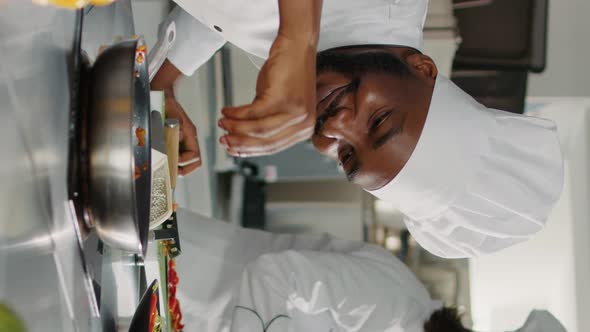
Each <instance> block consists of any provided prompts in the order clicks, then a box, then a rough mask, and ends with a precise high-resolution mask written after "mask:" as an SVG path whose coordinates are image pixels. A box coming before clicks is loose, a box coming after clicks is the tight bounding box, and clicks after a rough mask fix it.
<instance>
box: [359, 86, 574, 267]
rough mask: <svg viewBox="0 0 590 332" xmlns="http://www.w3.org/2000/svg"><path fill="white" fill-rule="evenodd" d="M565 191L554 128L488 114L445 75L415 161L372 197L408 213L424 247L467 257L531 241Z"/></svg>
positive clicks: (490, 111) (535, 120)
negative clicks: (563, 190)
mask: <svg viewBox="0 0 590 332" xmlns="http://www.w3.org/2000/svg"><path fill="white" fill-rule="evenodd" d="M562 185H563V161H562V156H561V152H560V148H559V141H558V137H557V133H556V127H555V124H554V123H553V122H551V121H549V120H545V119H540V118H534V117H529V116H523V115H518V114H513V113H508V112H503V111H498V110H494V109H489V108H486V107H485V106H483V105H481V104H479V103H478V102H477V101H475V100H474V99H473V98H471V97H470V96H469V95H467V94H466V93H465V92H463V91H462V90H461V89H459V88H458V87H457V86H456V85H455V84H453V83H452V82H451V81H450V80H449V79H447V78H445V77H442V76H441V75H438V78H437V79H436V84H435V87H434V92H433V95H432V101H431V104H430V109H429V112H428V116H427V119H426V122H425V124H424V128H423V130H422V134H421V135H420V139H419V140H418V143H417V145H416V148H415V149H414V152H413V153H412V155H411V157H410V159H409V160H408V161H407V163H406V165H405V166H404V167H403V168H402V170H401V171H400V172H399V174H398V175H397V176H395V178H394V179H393V180H391V181H390V182H389V183H388V184H387V185H385V186H384V187H383V188H381V189H378V190H375V191H371V192H370V193H371V194H373V195H374V196H376V197H377V198H380V199H382V200H385V201H388V202H390V203H392V204H393V205H394V206H395V207H396V208H398V209H399V210H400V211H401V212H402V213H403V214H404V217H405V218H404V219H405V223H406V225H407V227H408V230H409V231H410V233H411V234H412V236H413V237H414V238H415V239H416V240H417V241H418V243H420V245H421V246H422V247H423V248H425V249H426V250H428V251H430V252H431V253H433V254H435V255H438V256H441V257H447V258H459V257H472V256H478V255H481V254H486V253H491V252H494V251H497V250H500V249H503V248H506V247H508V246H511V245H513V244H516V243H519V242H523V241H525V240H527V239H528V238H529V237H531V236H532V235H533V234H534V233H536V232H538V231H539V230H541V229H542V228H543V226H544V224H545V221H546V219H547V216H548V214H549V212H550V211H551V208H552V207H553V205H554V203H555V202H556V201H557V199H558V198H559V196H560V194H561V189H562Z"/></svg>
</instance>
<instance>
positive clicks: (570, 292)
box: [470, 98, 590, 332]
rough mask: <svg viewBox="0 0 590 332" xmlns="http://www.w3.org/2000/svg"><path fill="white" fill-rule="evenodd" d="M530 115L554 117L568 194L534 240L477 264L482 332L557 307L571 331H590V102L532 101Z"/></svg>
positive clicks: (476, 306) (474, 286) (475, 304)
mask: <svg viewBox="0 0 590 332" xmlns="http://www.w3.org/2000/svg"><path fill="white" fill-rule="evenodd" d="M529 109H532V110H531V115H538V116H542V117H546V118H549V119H552V120H554V121H555V122H556V123H557V126H558V132H559V136H560V141H561V143H562V144H561V145H562V152H563V154H564V158H565V164H564V166H565V182H564V187H563V193H562V196H561V198H560V200H559V202H558V203H557V205H556V206H555V208H554V210H553V212H552V214H551V215H550V217H549V220H548V222H547V227H546V228H545V229H544V230H543V231H542V232H541V233H540V234H538V235H536V236H535V237H534V238H533V239H532V240H530V241H528V242H526V243H523V244H521V245H517V246H515V247H513V248H509V249H507V250H504V251H501V252H499V253H497V254H494V255H489V256H484V257H480V258H477V259H473V260H471V265H470V269H471V291H472V313H473V320H474V321H475V326H474V329H475V330H476V331H508V330H514V329H515V328H517V327H519V326H520V325H521V324H522V323H523V322H524V319H525V318H526V316H527V314H528V312H529V311H530V310H531V309H534V308H538V309H548V310H550V311H551V312H552V313H553V314H554V315H555V316H556V317H557V318H558V319H559V320H560V321H561V322H562V323H563V324H564V325H565V327H566V328H567V330H568V331H570V332H576V331H588V330H589V329H590V317H588V314H587V313H588V310H590V302H589V301H590V286H589V285H588V280H590V259H589V254H588V253H589V252H590V243H589V241H588V236H589V235H590V223H589V221H590V220H589V219H590V208H589V206H588V202H589V201H590V178H589V175H588V169H590V134H589V133H590V99H547V98H541V99H531V100H529Z"/></svg>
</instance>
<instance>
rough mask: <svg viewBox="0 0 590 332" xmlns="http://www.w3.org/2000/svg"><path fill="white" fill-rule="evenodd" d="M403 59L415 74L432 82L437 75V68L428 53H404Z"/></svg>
mask: <svg viewBox="0 0 590 332" xmlns="http://www.w3.org/2000/svg"><path fill="white" fill-rule="evenodd" d="M404 60H405V61H406V63H407V64H408V65H409V66H410V67H411V68H412V70H413V71H414V72H415V73H416V74H418V75H419V76H421V77H422V78H425V79H426V80H428V81H432V83H434V81H435V79H436V76H437V75H438V68H437V67H436V64H435V63H434V61H432V59H431V58H430V57H429V56H428V55H424V54H421V53H418V52H411V53H408V54H405V56H404Z"/></svg>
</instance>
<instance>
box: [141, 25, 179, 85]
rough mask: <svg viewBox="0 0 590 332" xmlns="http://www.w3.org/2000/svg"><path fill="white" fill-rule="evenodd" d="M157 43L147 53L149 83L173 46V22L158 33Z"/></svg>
mask: <svg viewBox="0 0 590 332" xmlns="http://www.w3.org/2000/svg"><path fill="white" fill-rule="evenodd" d="M158 36H159V38H158V42H157V43H156V45H154V47H153V48H152V51H151V52H150V53H149V56H148V58H149V64H150V65H149V73H150V82H151V81H152V80H153V79H154V76H156V73H157V72H158V70H159V69H160V67H162V64H163V63H164V61H165V60H166V56H167V55H168V51H169V50H170V48H171V47H172V44H174V41H175V40H176V24H175V23H174V22H170V24H168V26H167V27H166V31H165V32H164V33H162V31H160V33H158Z"/></svg>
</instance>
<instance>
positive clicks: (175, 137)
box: [164, 119, 180, 196]
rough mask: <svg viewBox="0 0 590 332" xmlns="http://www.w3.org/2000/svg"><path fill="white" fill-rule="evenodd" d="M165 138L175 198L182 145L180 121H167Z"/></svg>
mask: <svg viewBox="0 0 590 332" xmlns="http://www.w3.org/2000/svg"><path fill="white" fill-rule="evenodd" d="M164 136H165V138H166V152H167V153H168V166H169V168H170V184H171V185H172V193H173V194H172V196H174V189H176V178H177V177H178V148H179V144H180V143H179V141H180V126H179V122H178V120H176V119H166V122H165V124H164Z"/></svg>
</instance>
